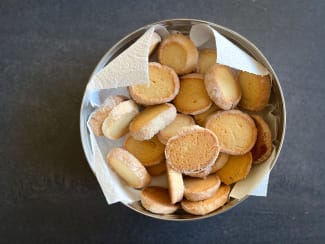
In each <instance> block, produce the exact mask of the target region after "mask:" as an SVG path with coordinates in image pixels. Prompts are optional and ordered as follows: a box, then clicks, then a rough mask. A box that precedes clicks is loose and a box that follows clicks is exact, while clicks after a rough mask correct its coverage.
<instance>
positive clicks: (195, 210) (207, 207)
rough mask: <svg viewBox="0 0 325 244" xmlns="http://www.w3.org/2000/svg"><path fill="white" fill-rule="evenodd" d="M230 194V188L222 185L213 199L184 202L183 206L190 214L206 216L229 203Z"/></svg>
mask: <svg viewBox="0 0 325 244" xmlns="http://www.w3.org/2000/svg"><path fill="white" fill-rule="evenodd" d="M229 193H230V187H229V186H226V185H221V186H220V187H219V189H218V190H217V192H216V193H215V194H214V195H213V196H212V197H210V198H208V199H205V200H202V201H197V202H193V201H189V200H183V201H182V202H181V206H182V208H183V209H184V210H185V211H186V212H188V213H191V214H194V215H205V214H208V213H211V212H212V211H214V210H216V209H218V208H220V207H222V206H223V205H224V204H225V203H226V202H227V201H228V196H229Z"/></svg>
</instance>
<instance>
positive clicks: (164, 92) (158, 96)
mask: <svg viewBox="0 0 325 244" xmlns="http://www.w3.org/2000/svg"><path fill="white" fill-rule="evenodd" d="M148 69H149V79H150V83H149V84H142V85H134V86H130V87H129V93H130V96H131V97H132V98H133V99H134V101H136V102H137V103H139V104H143V105H155V104H161V103H166V102H170V101H171V100H173V99H174V98H175V96H176V95H177V93H178V92H179V78H178V76H177V74H176V73H175V71H174V70H173V69H171V68H170V67H168V66H166V65H161V64H159V63H156V62H151V63H149V67H148Z"/></svg>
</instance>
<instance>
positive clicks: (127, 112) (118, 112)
mask: <svg viewBox="0 0 325 244" xmlns="http://www.w3.org/2000/svg"><path fill="white" fill-rule="evenodd" d="M138 113H139V108H138V105H137V104H136V103H135V102H133V101H132V100H128V101H124V102H121V103H120V104H118V105H116V106H115V107H114V108H113V109H112V110H111V112H110V113H109V115H108V116H107V118H106V119H105V120H104V122H103V125H102V131H103V134H104V136H106V137H107V138H109V139H112V140H116V139H119V138H120V137H122V136H124V135H125V134H126V133H127V132H128V128H129V124H130V122H131V120H132V119H133V118H134V117H135V116H136V115H137V114H138Z"/></svg>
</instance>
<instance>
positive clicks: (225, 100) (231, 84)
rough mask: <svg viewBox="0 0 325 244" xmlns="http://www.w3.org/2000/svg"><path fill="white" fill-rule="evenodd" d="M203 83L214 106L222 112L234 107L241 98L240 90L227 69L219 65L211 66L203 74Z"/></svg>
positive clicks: (230, 71)
mask: <svg viewBox="0 0 325 244" xmlns="http://www.w3.org/2000/svg"><path fill="white" fill-rule="evenodd" d="M204 83H205V87H206V89H207V91H208V94H209V96H210V98H211V99H212V101H214V103H215V104H216V105H218V106H219V107H220V108H222V109H224V110H229V109H232V108H234V107H236V105H237V104H238V102H239V100H240V98H241V90H240V85H239V82H238V81H237V80H236V78H235V76H234V74H233V72H232V70H231V69H230V68H229V67H227V66H225V65H221V64H214V65H212V66H211V67H210V68H209V69H208V70H207V72H206V73H205V77H204Z"/></svg>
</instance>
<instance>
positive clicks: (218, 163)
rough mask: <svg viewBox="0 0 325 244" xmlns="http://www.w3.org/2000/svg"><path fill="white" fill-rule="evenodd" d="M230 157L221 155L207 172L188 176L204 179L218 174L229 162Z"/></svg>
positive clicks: (224, 154)
mask: <svg viewBox="0 0 325 244" xmlns="http://www.w3.org/2000/svg"><path fill="white" fill-rule="evenodd" d="M228 158H229V155H228V154H226V153H222V152H220V153H219V156H218V158H217V159H216V161H215V162H214V164H213V165H212V166H211V167H210V168H208V169H207V170H204V171H201V172H197V173H191V174H187V175H189V176H191V177H198V178H204V177H206V176H207V175H209V174H213V173H215V172H217V171H218V170H219V169H221V168H222V167H223V166H224V165H225V164H226V163H227V161H228Z"/></svg>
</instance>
